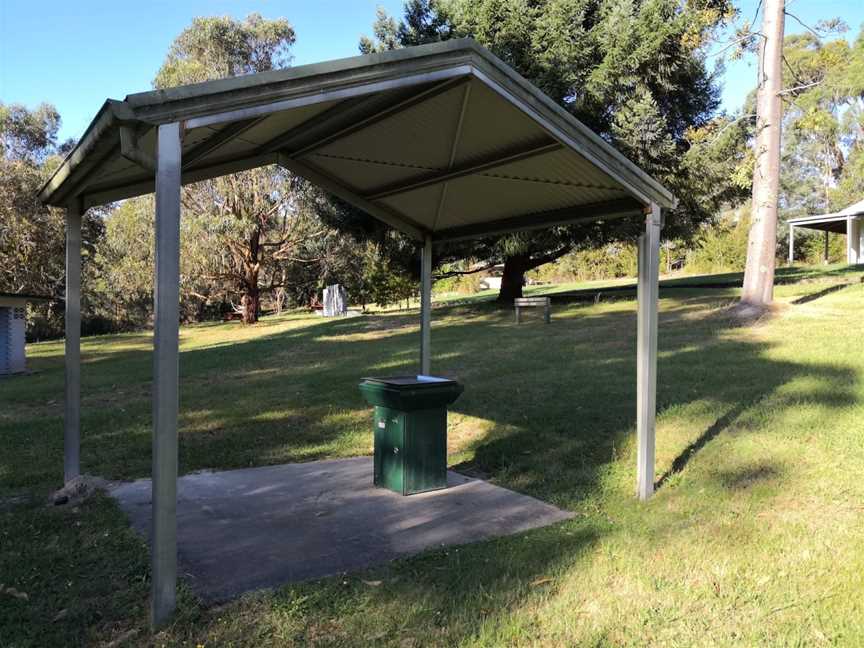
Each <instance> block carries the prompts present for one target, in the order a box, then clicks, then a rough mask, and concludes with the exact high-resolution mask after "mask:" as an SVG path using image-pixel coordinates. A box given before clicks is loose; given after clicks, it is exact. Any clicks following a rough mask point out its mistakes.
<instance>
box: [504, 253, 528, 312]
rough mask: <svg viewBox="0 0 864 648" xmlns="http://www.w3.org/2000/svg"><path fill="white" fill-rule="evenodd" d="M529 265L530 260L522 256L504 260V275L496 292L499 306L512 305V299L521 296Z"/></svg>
mask: <svg viewBox="0 0 864 648" xmlns="http://www.w3.org/2000/svg"><path fill="white" fill-rule="evenodd" d="M529 264H530V258H529V257H527V256H524V255H519V256H511V257H507V258H506V259H504V273H503V274H502V275H501V288H500V289H499V290H498V303H499V304H505V305H507V304H512V303H513V300H514V299H516V298H518V297H521V296H522V286H524V285H525V273H526V272H527V271H528V270H530V269H531V267H530V265H529Z"/></svg>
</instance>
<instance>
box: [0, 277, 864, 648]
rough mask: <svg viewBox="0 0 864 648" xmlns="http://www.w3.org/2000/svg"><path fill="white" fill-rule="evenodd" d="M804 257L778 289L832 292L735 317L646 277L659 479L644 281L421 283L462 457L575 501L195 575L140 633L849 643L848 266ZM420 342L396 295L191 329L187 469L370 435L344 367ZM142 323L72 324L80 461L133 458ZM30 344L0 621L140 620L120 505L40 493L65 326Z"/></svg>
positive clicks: (140, 458)
mask: <svg viewBox="0 0 864 648" xmlns="http://www.w3.org/2000/svg"><path fill="white" fill-rule="evenodd" d="M807 279H808V282H806V283H797V284H788V285H783V286H781V287H780V288H779V289H778V295H779V297H780V299H781V300H782V301H785V302H792V301H793V300H795V299H798V298H800V297H802V296H808V295H819V294H822V293H823V292H824V293H825V294H824V295H823V296H821V297H820V298H818V299H814V300H812V301H808V302H806V303H801V304H798V305H789V306H788V307H786V308H785V309H783V310H782V312H781V313H780V314H779V315H778V316H777V317H776V318H775V319H773V320H772V321H771V322H769V323H766V324H763V325H760V326H756V327H751V328H735V327H733V326H731V324H730V322H729V321H728V319H727V318H726V317H725V316H724V313H723V310H722V306H723V305H724V304H725V303H728V302H729V300H730V299H731V298H732V297H733V295H734V291H722V290H711V291H705V292H699V291H697V290H680V291H676V292H675V293H674V295H672V296H670V297H664V298H663V299H662V303H661V320H660V325H661V335H660V366H659V374H660V378H659V380H660V383H659V393H658V405H659V408H660V414H659V417H658V442H657V471H658V472H657V476H658V479H660V480H662V486H661V488H660V489H659V490H658V493H657V495H656V496H655V498H654V499H653V500H652V501H651V502H650V503H648V504H639V503H638V502H636V501H634V499H633V497H632V491H633V481H634V474H633V473H634V464H635V448H634V445H633V442H632V440H633V439H632V436H633V412H634V409H635V403H634V397H635V392H634V388H635V384H634V383H635V358H634V355H633V349H634V344H635V311H634V306H635V304H634V302H633V301H629V300H619V301H613V302H608V303H600V304H590V305H577V304H569V305H561V306H556V310H555V315H554V321H553V323H552V324H551V325H550V326H548V327H547V326H544V325H543V324H542V323H539V322H538V323H537V324H536V325H534V324H529V323H526V324H523V325H522V326H519V327H516V326H514V325H513V324H512V323H511V314H510V313H509V312H507V313H501V312H498V311H496V310H494V309H492V308H491V307H490V306H488V305H484V304H482V303H481V304H475V305H471V306H452V307H446V308H440V309H438V310H436V313H435V326H434V335H433V351H434V354H435V355H434V366H435V368H436V371H439V372H441V373H447V374H455V375H457V376H459V377H460V378H461V379H462V380H463V381H464V382H465V384H466V391H465V393H464V395H463V396H462V398H461V399H460V400H459V401H458V402H457V403H456V405H455V408H454V411H453V414H452V415H451V419H450V423H451V424H450V449H451V464H454V465H461V466H462V467H464V468H467V467H472V468H476V469H479V470H482V471H484V472H485V473H487V474H489V475H490V476H491V478H492V479H494V480H495V481H496V482H497V483H500V484H502V485H505V486H508V487H511V488H515V489H518V490H521V491H524V492H527V493H530V494H532V495H535V496H537V497H540V498H543V499H546V500H549V501H552V502H554V503H556V504H558V505H560V506H563V507H566V508H568V509H571V510H574V511H576V512H577V513H578V514H579V515H578V516H577V518H576V519H575V520H573V521H572V522H568V523H565V524H562V525H558V526H555V527H552V528H548V529H543V530H538V531H534V532H530V533H527V534H523V535H520V536H516V537H512V538H505V539H501V540H497V541H492V542H487V543H481V544H477V545H471V546H466V547H462V548H459V549H451V550H448V551H440V552H432V553H429V554H426V555H424V556H421V557H418V558H414V559H410V560H405V561H400V562H397V563H395V564H393V565H391V566H388V567H386V568H382V569H379V570H376V571H374V572H370V573H364V574H359V575H352V576H349V577H345V578H335V579H328V580H325V581H322V582H318V583H311V584H304V585H300V586H293V587H287V588H284V589H282V590H280V591H278V592H275V593H272V592H271V593H259V594H255V595H250V596H247V597H245V598H244V599H241V600H240V601H238V602H235V603H233V604H230V605H227V606H222V607H220V608H218V609H203V608H201V607H200V606H199V605H198V604H197V602H196V601H195V599H194V597H192V596H191V595H190V594H188V593H186V592H184V594H183V596H182V598H181V605H180V612H179V614H178V617H177V621H176V622H175V624H174V625H173V626H172V627H170V628H168V629H167V630H166V631H164V632H163V633H161V634H160V635H159V636H157V637H156V639H155V640H156V642H157V643H159V644H167V645H175V644H184V645H185V644H188V645H193V646H194V645H196V644H198V643H200V644H205V645H208V646H210V645H256V646H257V645H291V644H297V645H308V644H313V645H376V644H380V645H397V646H412V645H413V646H420V645H457V644H458V645H471V646H498V645H502V644H517V645H567V644H572V643H576V642H581V643H586V644H589V645H628V644H629V645H645V644H646V643H654V644H662V645H682V646H685V645H686V646H690V645H731V644H738V645H756V644H772V645H787V644H790V645H802V644H807V645H810V644H820V643H827V644H837V645H859V644H860V643H861V641H862V639H861V638H862V637H864V518H862V515H864V508H862V502H864V484H862V482H861V480H860V474H861V472H862V470H864V444H862V443H861V431H860V430H861V420H862V418H864V384H862V380H864V351H862V349H861V346H860V340H861V339H862V333H864V331H862V328H864V324H862V319H861V316H860V313H861V303H862V299H864V285H860V284H857V285H853V286H851V287H848V288H845V289H842V290H839V291H835V292H827V291H826V288H830V286H829V285H828V284H827V283H820V281H825V282H833V281H836V277H834V276H833V275H822V274H821V273H820V274H817V275H816V276H812V275H811V276H808V277H807ZM858 279H860V272H856V273H848V274H844V275H843V280H844V281H852V280H855V281H857V280H858ZM417 343H418V335H417V328H416V316H414V315H412V316H406V315H401V314H385V315H378V316H374V317H365V318H356V319H347V320H339V321H327V322H325V321H322V320H320V319H316V318H310V317H305V316H287V317H282V318H273V319H268V320H265V321H264V322H262V323H261V324H260V325H259V326H256V327H254V328H253V329H243V328H241V327H239V326H238V325H237V324H236V323H234V324H219V325H207V326H198V327H194V328H185V329H183V331H182V347H181V349H182V355H181V375H182V381H183V389H182V394H181V404H182V421H181V425H182V430H181V437H180V452H181V471H182V472H188V471H192V470H198V469H202V468H231V467H240V466H248V465H260V464H266V463H279V462H285V461H303V460H311V459H318V458H324V457H337V456H351V455H356V454H364V453H369V452H370V451H371V438H370V437H371V435H370V433H369V429H368V428H369V422H368V421H369V417H368V411H367V409H366V408H365V407H364V405H363V403H362V401H361V399H360V397H359V395H358V393H357V390H356V383H357V380H358V378H359V377H360V376H363V375H368V374H376V373H378V374H380V373H396V372H404V371H410V370H412V369H413V367H414V365H415V364H416V362H415V361H416V356H417ZM149 344H150V339H149V336H148V335H124V336H112V337H104V338H91V339H88V340H86V341H85V343H84V348H83V353H84V359H85V362H86V364H85V365H84V368H83V370H82V374H83V380H84V386H83V393H84V400H83V408H82V409H83V428H84V433H85V438H84V443H83V449H82V453H83V464H84V466H83V467H84V470H85V471H86V472H89V473H93V474H100V475H102V476H105V477H108V478H113V479H129V478H133V477H141V476H146V475H148V473H149V468H150V466H149V463H150V455H149V449H150V445H149V443H150V439H149V434H150V429H149V418H150V402H149V389H150V385H149V377H150V363H151V357H150V354H149ZM29 353H30V357H31V359H32V360H31V365H32V368H33V369H34V370H35V371H36V373H34V374H33V375H30V376H27V377H22V378H15V379H12V380H9V381H4V382H3V383H0V405H2V406H0V438H2V439H3V453H2V455H0V497H3V500H2V502H4V503H2V504H0V548H2V551H0V583H4V584H5V586H6V587H10V586H11V587H14V588H15V589H16V590H18V591H22V592H25V593H26V594H27V595H28V599H26V600H24V599H20V598H16V597H14V596H12V595H10V594H8V593H5V594H4V593H0V645H2V646H31V645H32V646H42V645H50V644H54V645H70V644H71V645H74V644H76V643H93V644H99V643H102V642H108V641H111V640H112V639H115V638H117V637H126V639H127V642H128V643H130V644H142V645H146V644H148V643H149V642H150V641H151V637H150V635H149V634H148V633H147V631H146V622H147V594H148V583H147V577H148V576H147V552H146V548H145V547H144V546H143V544H142V543H141V541H140V540H139V539H138V538H137V537H135V536H134V535H133V534H132V533H131V532H130V531H129V530H128V528H127V527H126V525H125V522H124V520H123V517H122V514H120V513H119V511H118V510H117V509H116V508H115V507H114V505H113V503H112V502H110V500H107V499H105V498H98V499H96V500H95V501H91V502H89V503H87V504H85V505H84V506H82V507H80V509H77V510H75V509H73V510H63V509H52V508H49V507H45V506H44V505H43V504H42V499H41V498H42V497H44V496H45V495H46V494H47V492H48V491H49V489H50V488H51V487H52V486H56V485H57V482H58V480H59V478H60V475H61V471H62V459H61V454H62V420H61V407H62V380H63V378H62V345H61V344H59V343H46V344H38V345H33V346H32V347H31V348H30V349H29ZM10 496H24V497H32V498H33V501H32V502H30V503H17V504H13V503H10ZM378 581H380V584H376V583H378ZM369 583H372V584H369ZM64 610H65V612H63V611H64Z"/></svg>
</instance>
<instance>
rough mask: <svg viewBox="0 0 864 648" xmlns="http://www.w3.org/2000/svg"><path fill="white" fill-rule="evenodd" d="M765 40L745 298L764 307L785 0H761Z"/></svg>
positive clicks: (769, 279)
mask: <svg viewBox="0 0 864 648" xmlns="http://www.w3.org/2000/svg"><path fill="white" fill-rule="evenodd" d="M762 6H763V17H762V33H763V35H762V41H761V48H760V50H759V85H758V94H757V98H756V144H755V147H756V148H755V151H754V153H755V157H756V160H755V164H754V168H753V199H752V210H751V211H752V215H751V223H750V233H749V237H748V240H747V266H746V268H745V270H744V287H743V290H742V292H741V301H742V302H743V303H746V304H750V305H753V306H765V305H767V304H770V303H771V302H772V300H773V299H774V265H775V260H776V255H777V250H776V248H777V202H778V197H779V193H780V135H781V129H782V119H783V104H782V102H781V99H780V91H781V89H782V85H781V84H782V81H783V74H782V69H781V63H782V57H783V30H784V10H785V0H765V1H764V3H763V5H762Z"/></svg>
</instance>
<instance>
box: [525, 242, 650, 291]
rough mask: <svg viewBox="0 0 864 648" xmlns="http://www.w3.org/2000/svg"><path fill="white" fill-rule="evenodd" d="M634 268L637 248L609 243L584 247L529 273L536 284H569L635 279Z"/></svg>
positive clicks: (629, 244) (628, 244)
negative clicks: (601, 245) (542, 282)
mask: <svg viewBox="0 0 864 648" xmlns="http://www.w3.org/2000/svg"><path fill="white" fill-rule="evenodd" d="M636 267H637V252H636V246H635V245H633V244H632V243H609V244H608V245H605V246H603V247H600V248H597V247H592V246H583V247H582V248H580V249H576V250H573V251H572V252H570V253H569V254H566V255H565V256H563V257H561V258H560V259H558V260H557V261H554V262H552V263H548V264H546V265H543V266H540V267H539V268H537V269H536V270H533V271H532V272H530V273H529V274H528V277H529V278H531V279H534V280H537V281H544V282H546V281H548V282H553V283H569V282H573V281H596V280H599V279H618V278H621V277H634V276H635V275H636Z"/></svg>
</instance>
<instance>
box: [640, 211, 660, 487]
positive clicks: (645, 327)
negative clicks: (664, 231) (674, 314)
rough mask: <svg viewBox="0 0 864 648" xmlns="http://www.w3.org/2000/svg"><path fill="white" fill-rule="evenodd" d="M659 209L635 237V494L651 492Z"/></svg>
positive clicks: (655, 375) (652, 482) (651, 213)
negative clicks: (636, 273) (636, 299)
mask: <svg viewBox="0 0 864 648" xmlns="http://www.w3.org/2000/svg"><path fill="white" fill-rule="evenodd" d="M661 216H662V215H661V212H660V207H659V206H658V205H651V207H650V210H649V211H648V213H647V215H646V217H645V232H644V233H643V234H642V235H641V236H640V237H639V283H638V287H637V294H638V302H639V305H638V324H637V326H638V330H637V341H636V366H637V369H636V384H637V385H636V389H637V394H636V442H637V459H636V462H637V466H636V492H637V495H638V497H639V499H640V500H647V499H648V498H649V497H651V494H652V493H653V492H654V424H655V418H656V408H657V301H658V297H659V280H660V276H659V274H660V268H659V263H660V228H661V226H662V225H661V224H662V219H661Z"/></svg>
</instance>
